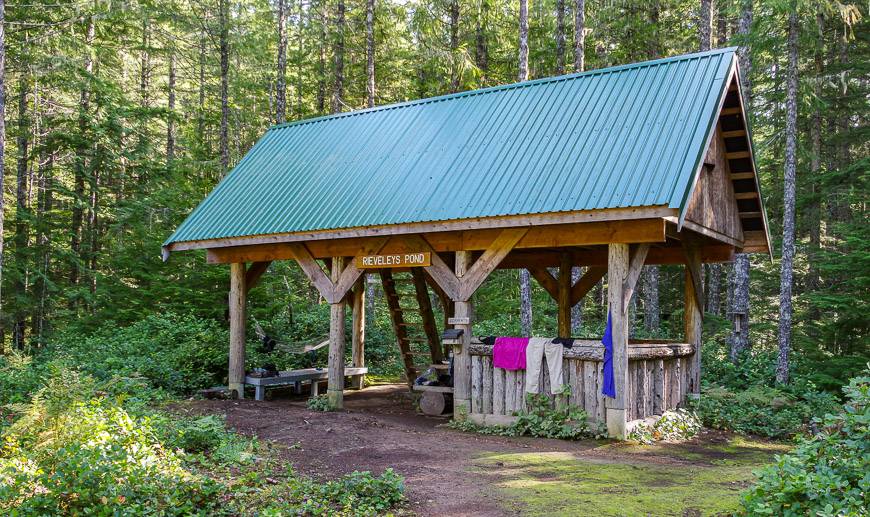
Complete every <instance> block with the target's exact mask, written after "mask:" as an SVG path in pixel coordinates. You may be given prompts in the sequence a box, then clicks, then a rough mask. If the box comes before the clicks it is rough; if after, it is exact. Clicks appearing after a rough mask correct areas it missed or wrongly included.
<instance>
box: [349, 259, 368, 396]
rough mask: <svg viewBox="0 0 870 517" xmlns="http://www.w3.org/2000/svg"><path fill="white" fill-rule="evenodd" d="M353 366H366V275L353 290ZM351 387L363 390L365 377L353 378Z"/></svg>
mask: <svg viewBox="0 0 870 517" xmlns="http://www.w3.org/2000/svg"><path fill="white" fill-rule="evenodd" d="M350 328H351V345H350V349H351V354H352V355H351V364H352V365H353V366H355V367H358V368H361V367H364V366H365V364H366V359H365V358H366V354H365V349H366V283H365V275H363V276H362V277H360V279H359V280H357V283H356V285H355V286H354V289H353V301H352V317H351V325H350ZM350 383H351V386H352V387H353V388H355V389H358V390H361V389H363V388H364V387H365V376H364V375H357V376H354V377H352V378H351V380H350Z"/></svg>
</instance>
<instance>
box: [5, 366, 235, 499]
mask: <svg viewBox="0 0 870 517" xmlns="http://www.w3.org/2000/svg"><path fill="white" fill-rule="evenodd" d="M75 377H76V376H75V375H71V376H69V378H72V379H73V381H74V382H75V379H74V378H75ZM79 379H80V378H79ZM62 384H64V383H63V382H58V383H56V384H55V385H48V386H46V388H44V389H43V390H40V392H39V393H37V395H36V396H35V397H34V399H33V401H32V402H31V403H30V404H29V405H28V407H27V408H26V411H25V412H24V414H23V415H22V416H21V418H20V419H19V420H18V421H16V422H15V423H14V424H13V425H12V426H11V427H10V428H9V429H7V431H6V432H4V434H3V448H2V450H0V509H2V510H4V511H6V512H8V514H12V515H59V514H95V515H113V514H126V515H134V514H146V513H148V514H154V513H156V514H161V515H190V514H195V513H197V512H202V511H204V510H206V509H208V508H210V507H211V506H213V505H214V504H215V503H216V501H217V495H218V490H219V485H218V484H217V483H215V482H213V481H212V480H210V479H208V478H206V477H203V476H200V475H197V474H194V473H191V472H189V471H188V470H186V469H185V468H184V467H183V465H182V462H181V459H180V457H179V456H178V455H177V454H176V453H174V452H173V451H171V450H168V449H166V448H165V447H164V446H163V445H162V444H161V443H160V441H159V439H158V438H157V435H156V434H155V432H154V430H153V429H152V428H151V426H150V425H149V424H148V422H147V421H146V420H143V419H140V418H136V417H134V416H131V415H130V414H129V413H128V412H127V411H125V410H124V409H123V408H122V407H121V406H119V405H116V404H113V403H109V402H108V401H106V400H105V399H98V398H94V399H91V400H89V401H87V402H81V401H74V402H72V403H71V404H67V403H68V402H69V401H70V399H71V397H74V396H75V395H74V394H73V395H64V394H63V393H62V392H61V391H59V390H58V389H57V388H58V387H60V386H61V385H62Z"/></svg>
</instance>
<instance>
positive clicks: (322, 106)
mask: <svg viewBox="0 0 870 517" xmlns="http://www.w3.org/2000/svg"><path fill="white" fill-rule="evenodd" d="M319 7H320V9H321V11H320V16H319V18H320V19H319V20H318V21H319V22H320V46H319V47H318V55H317V98H316V102H317V113H323V112H324V111H325V110H326V7H325V6H324V5H323V4H320V5H319Z"/></svg>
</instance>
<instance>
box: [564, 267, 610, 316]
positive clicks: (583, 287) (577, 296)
mask: <svg viewBox="0 0 870 517" xmlns="http://www.w3.org/2000/svg"><path fill="white" fill-rule="evenodd" d="M606 273H607V268H606V267H602V266H591V267H589V268H588V269H587V270H586V272H585V273H583V276H581V277H580V279H579V280H577V282H576V283H575V284H574V285H573V286H571V307H573V306H575V305H577V304H578V303H579V302H580V300H582V299H583V297H584V296H586V294H587V293H589V291H591V290H592V288H593V287H595V286H596V285H598V281H599V280H601V279H602V278H604V275H605V274H606Z"/></svg>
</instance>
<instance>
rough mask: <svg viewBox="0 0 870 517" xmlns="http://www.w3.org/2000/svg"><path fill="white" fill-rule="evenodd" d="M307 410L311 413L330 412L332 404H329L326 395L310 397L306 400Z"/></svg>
mask: <svg viewBox="0 0 870 517" xmlns="http://www.w3.org/2000/svg"><path fill="white" fill-rule="evenodd" d="M307 405H308V409H310V410H312V411H332V410H333V409H335V408H333V407H332V404H330V403H329V396H327V395H318V396H316V397H311V398H310V399H308V403H307Z"/></svg>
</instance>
